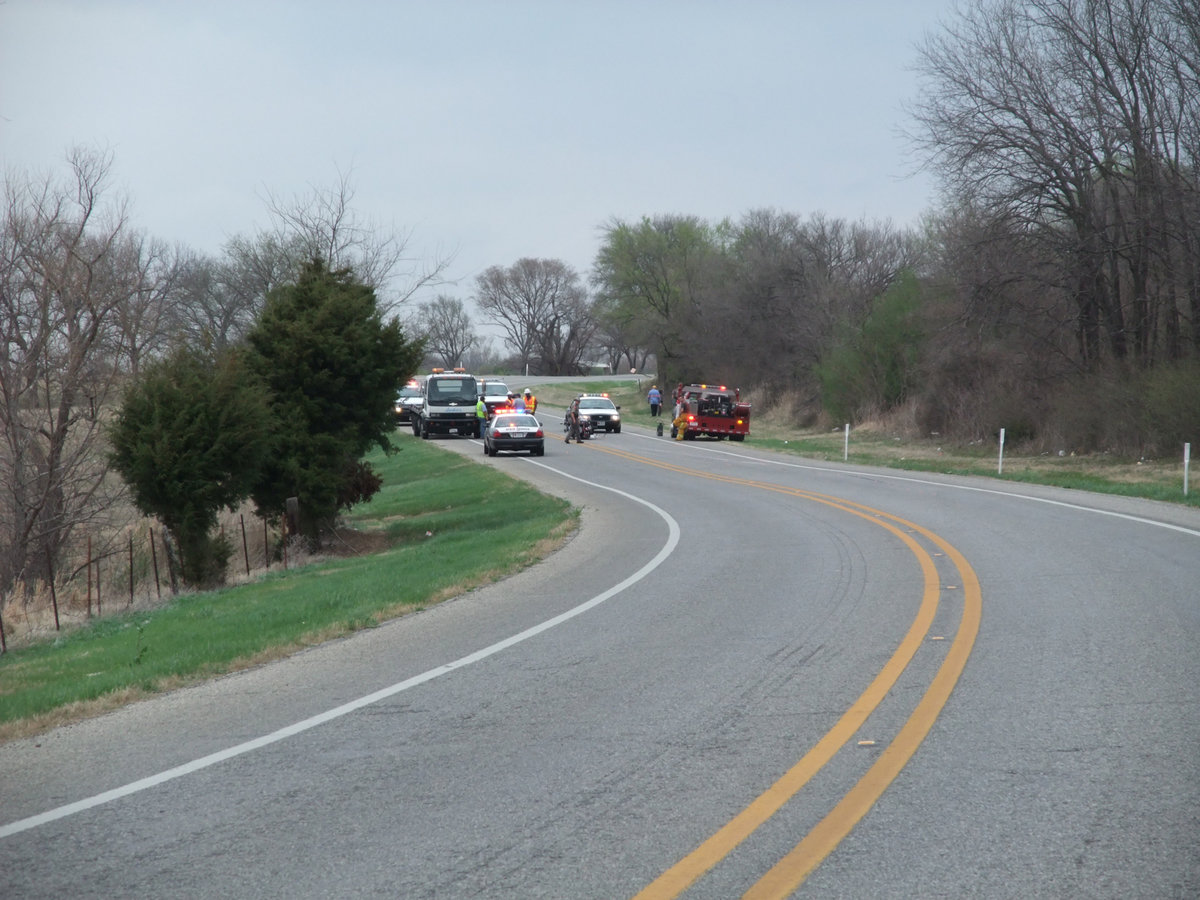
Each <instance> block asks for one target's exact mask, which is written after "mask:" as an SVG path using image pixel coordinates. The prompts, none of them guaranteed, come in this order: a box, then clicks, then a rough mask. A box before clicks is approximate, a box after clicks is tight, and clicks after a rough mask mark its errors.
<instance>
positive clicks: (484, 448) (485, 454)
mask: <svg viewBox="0 0 1200 900" xmlns="http://www.w3.org/2000/svg"><path fill="white" fill-rule="evenodd" d="M483 455H484V456H487V455H488V452H487V444H484V445H483Z"/></svg>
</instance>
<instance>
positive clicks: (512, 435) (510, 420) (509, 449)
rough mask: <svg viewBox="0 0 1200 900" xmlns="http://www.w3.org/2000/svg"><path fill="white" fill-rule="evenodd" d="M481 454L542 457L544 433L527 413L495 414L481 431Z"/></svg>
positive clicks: (544, 445) (544, 443) (544, 440)
mask: <svg viewBox="0 0 1200 900" xmlns="http://www.w3.org/2000/svg"><path fill="white" fill-rule="evenodd" d="M483 452H484V454H485V455H487V456H495V455H496V454H497V453H520V452H528V453H529V455H530V456H544V455H545V454H546V433H545V432H544V431H543V430H542V423H541V422H539V421H538V420H537V417H536V416H531V415H530V414H529V413H497V414H496V415H494V416H492V418H491V421H490V422H488V425H487V428H485V429H484V431H483Z"/></svg>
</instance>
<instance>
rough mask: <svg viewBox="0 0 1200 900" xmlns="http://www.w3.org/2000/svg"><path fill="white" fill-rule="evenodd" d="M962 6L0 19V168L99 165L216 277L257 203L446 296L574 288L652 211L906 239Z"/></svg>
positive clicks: (88, 7)
mask: <svg viewBox="0 0 1200 900" xmlns="http://www.w3.org/2000/svg"><path fill="white" fill-rule="evenodd" d="M953 2H954V0H913V2H908V3H895V2H894V0H886V2H876V0H862V2H855V0H851V2H848V3H843V4H833V3H828V2H810V0H791V2H786V0H741V2H737V3H733V2H712V0H690V2H685V0H660V2H653V0H646V2H641V3H635V2H625V0H606V2H598V0H596V2H592V0H574V2H569V3H568V2H561V0H557V2H547V0H537V2H534V0H509V2H482V0H457V2H456V0H442V2H435V0H399V2H394V3H386V2H366V0H344V2H342V3H339V4H336V5H334V4H328V3H315V2H305V0H299V2H291V3H288V2H274V0H272V2H258V0H239V2H226V0H215V2H201V3H174V2H152V0H5V2H2V3H0V165H2V166H3V168H4V170H5V173H6V175H8V174H11V173H36V174H43V173H46V172H56V173H58V174H60V175H65V174H66V167H65V164H64V159H65V156H66V153H67V151H68V149H69V148H70V147H72V146H75V145H84V146H88V147H95V148H99V149H101V150H108V151H111V152H112V154H113V160H114V165H113V186H114V189H116V190H118V191H120V192H121V193H123V194H125V195H126V196H127V197H128V198H129V200H130V201H131V212H132V221H133V224H134V225H135V226H136V227H137V228H139V229H141V230H143V231H145V232H146V233H147V234H149V235H150V236H152V237H155V238H161V239H163V240H166V241H168V242H170V243H172V244H176V243H178V244H183V245H186V246H188V247H190V248H192V249H194V250H197V251H200V252H203V253H208V254H213V255H217V254H219V253H220V250H221V247H222V245H223V244H224V243H225V242H226V241H227V240H228V239H229V238H231V237H233V236H237V235H252V234H254V233H255V232H257V231H258V230H259V229H260V228H263V227H265V226H266V225H267V224H268V222H269V217H268V214H267V209H266V197H267V195H268V194H271V195H275V196H277V197H281V198H292V197H297V196H303V195H306V194H309V193H310V192H311V190H312V189H313V188H314V187H315V188H322V189H327V188H331V187H334V186H336V185H337V183H338V181H339V179H340V178H341V177H342V176H343V175H345V176H347V177H348V179H349V182H350V184H351V185H352V187H353V189H354V192H355V196H354V201H353V208H354V210H355V211H356V213H357V214H358V215H359V216H360V217H362V218H364V219H367V220H369V221H371V222H373V223H375V224H377V225H378V226H380V227H381V228H385V229H395V230H396V231H397V232H401V233H406V234H408V236H409V238H408V251H409V254H410V255H412V256H415V257H419V258H421V259H427V260H432V259H433V258H436V257H446V256H449V255H451V254H453V261H452V262H451V263H450V265H449V267H448V269H447V272H446V274H447V276H448V277H449V278H451V279H454V280H455V281H456V282H457V283H456V284H454V285H446V286H443V287H441V288H438V289H436V290H431V291H429V292H427V293H426V294H422V295H418V297H417V299H418V300H426V299H432V294H433V293H445V294H448V295H450V296H455V297H459V298H461V299H463V300H468V299H469V298H470V296H471V295H472V294H473V292H474V291H473V289H474V279H475V276H477V275H478V274H479V273H480V272H482V271H483V270H484V269H486V268H487V267H489V266H492V265H499V266H510V265H512V264H513V263H515V262H516V261H517V260H518V259H520V258H522V257H535V258H543V259H558V260H562V261H563V262H565V263H567V264H568V265H570V266H572V267H573V268H574V269H575V270H576V271H577V272H579V273H580V275H581V277H583V278H584V279H585V280H586V279H587V277H588V275H589V273H590V269H591V266H592V261H593V259H594V258H595V255H596V252H597V250H598V249H599V246H600V240H601V237H602V231H603V229H604V227H605V226H606V225H608V224H610V223H611V222H613V221H615V220H621V221H634V222H636V221H638V220H640V219H641V218H642V217H643V216H655V215H661V214H682V215H695V216H699V217H701V218H703V219H706V220H709V221H714V222H715V221H719V220H720V219H723V218H726V217H728V218H731V219H733V220H735V221H736V220H738V219H739V218H741V216H743V215H744V214H746V213H747V212H749V211H751V210H756V209H763V208H771V209H775V210H779V211H781V212H787V213H794V214H796V215H798V216H800V217H801V218H808V217H809V216H811V215H813V214H816V213H821V214H824V215H826V216H829V217H832V218H839V219H847V220H853V221H857V220H868V221H884V220H889V221H891V222H892V223H893V224H895V225H897V226H906V225H915V224H917V222H918V220H919V218H920V216H921V214H922V213H924V212H927V211H929V210H931V209H932V208H933V207H934V205H935V203H936V196H935V185H934V182H933V181H932V179H930V178H929V177H928V176H926V175H923V174H919V173H918V174H914V172H916V170H917V168H918V164H919V162H920V160H918V159H915V158H914V157H913V156H912V155H911V154H910V153H909V151H908V150H907V145H906V143H905V141H904V139H903V137H902V136H901V133H900V129H901V128H903V127H905V126H906V125H908V124H909V120H908V118H907V115H906V113H905V112H904V104H905V103H911V102H913V101H915V100H916V98H917V93H916V92H917V80H916V76H915V75H914V73H913V72H912V71H911V66H912V65H913V64H914V63H915V61H916V49H915V45H916V44H917V43H918V42H919V41H920V40H921V39H922V37H923V35H924V34H925V33H926V32H936V31H937V30H938V27H939V20H941V19H945V18H947V17H949V16H950V14H951V13H952V10H953Z"/></svg>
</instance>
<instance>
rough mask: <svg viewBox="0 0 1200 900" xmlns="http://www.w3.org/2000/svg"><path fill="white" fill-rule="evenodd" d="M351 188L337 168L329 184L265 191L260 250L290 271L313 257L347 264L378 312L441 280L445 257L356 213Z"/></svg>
mask: <svg viewBox="0 0 1200 900" xmlns="http://www.w3.org/2000/svg"><path fill="white" fill-rule="evenodd" d="M354 193H355V192H354V187H353V185H352V183H351V181H350V177H349V176H348V175H347V174H343V173H339V178H338V182H337V183H336V184H335V185H333V186H332V187H327V188H321V187H313V188H312V189H311V190H310V191H309V193H308V194H306V195H297V196H295V197H293V198H292V199H290V200H289V199H285V198H283V197H280V196H279V195H277V194H275V193H270V192H268V194H267V209H268V210H269V211H270V213H271V216H272V219H273V226H272V228H271V229H270V230H269V231H268V232H266V233H265V234H263V235H260V236H259V239H258V241H257V243H258V244H259V245H260V251H261V252H262V255H264V256H266V257H268V260H270V258H271V257H274V256H280V257H282V258H283V260H284V261H285V262H286V264H287V265H288V266H289V267H290V277H294V276H295V274H296V273H298V272H299V271H300V267H301V266H303V265H304V264H305V263H307V262H309V261H310V260H312V259H314V258H320V259H323V260H325V262H326V263H327V264H328V265H329V267H330V268H331V269H334V270H336V269H341V268H348V269H351V270H353V272H354V274H355V277H356V278H358V279H359V280H360V281H362V282H363V283H364V284H366V285H367V286H368V287H371V288H374V290H375V292H376V295H377V296H378V297H379V298H380V302H381V304H382V307H383V310H384V312H388V311H393V310H395V309H396V308H397V307H398V306H400V305H401V304H403V303H405V302H406V301H407V300H409V299H411V298H412V296H413V295H414V294H415V293H416V292H417V291H419V290H422V289H425V288H428V287H434V286H437V285H439V284H442V283H444V282H443V275H444V273H445V271H446V268H447V266H448V265H449V264H450V262H451V259H450V258H435V259H433V260H427V259H423V258H418V257H415V256H413V255H411V251H410V250H409V241H410V240H411V237H412V234H411V232H410V231H398V230H396V229H395V228H394V227H387V226H384V225H382V224H381V223H378V222H374V221H371V220H369V219H364V218H362V217H361V216H360V215H359V214H357V213H356V212H355V211H354V208H353V205H352V204H353V201H354ZM244 249H245V248H244ZM260 262H261V261H260ZM258 268H259V269H260V270H264V269H265V268H266V267H263V266H261V265H260V266H259V267H258Z"/></svg>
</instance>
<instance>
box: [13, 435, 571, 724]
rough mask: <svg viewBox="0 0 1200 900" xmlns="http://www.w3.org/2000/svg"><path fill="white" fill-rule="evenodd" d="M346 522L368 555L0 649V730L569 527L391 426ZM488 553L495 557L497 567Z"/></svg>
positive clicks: (495, 573) (240, 651)
mask: <svg viewBox="0 0 1200 900" xmlns="http://www.w3.org/2000/svg"><path fill="white" fill-rule="evenodd" d="M397 443H398V444H399V446H400V448H401V449H400V451H399V452H397V453H395V454H393V455H391V456H388V457H385V456H383V455H382V454H379V455H376V456H374V457H372V458H371V462H372V464H373V465H374V466H375V467H376V469H377V470H378V471H379V472H380V474H381V475H382V476H383V478H384V487H383V489H382V490H381V491H380V493H379V494H378V495H376V497H375V498H374V499H373V500H372V502H371V503H369V504H365V505H363V506H361V507H358V508H356V509H355V510H354V512H353V515H352V516H351V517H350V518H349V522H348V524H349V525H351V526H352V527H353V528H354V529H356V530H357V531H358V532H360V536H362V537H364V538H366V540H365V541H360V542H359V543H365V544H367V545H368V546H370V547H371V548H373V552H370V553H363V554H360V555H354V556H350V557H339V558H326V559H323V560H320V561H317V562H313V563H311V564H308V565H305V566H304V567H302V568H295V569H291V570H288V571H282V572H274V573H271V574H269V575H266V576H264V577H263V578H262V579H261V580H258V581H254V582H251V583H248V584H243V585H239V586H236V587H229V588H226V589H224V590H220V591H213V592H208V593H200V594H185V595H181V596H179V597H177V598H175V599H174V600H173V601H171V602H169V603H167V604H166V605H164V606H162V607H160V608H158V609H154V610H152V611H149V612H146V611H142V612H136V613H130V614H127V615H119V616H112V617H106V618H103V619H98V620H95V621H93V622H92V623H91V624H89V625H87V626H86V627H82V628H77V629H74V630H71V631H66V632H63V633H61V634H60V635H59V636H57V637H56V638H54V639H51V640H47V641H44V642H39V643H35V644H32V645H29V646H24V647H18V648H14V649H11V650H10V651H9V652H8V653H6V654H4V655H3V656H0V739H5V738H11V737H15V736H19V735H23V734H32V733H36V732H38V731H41V730H44V729H46V728H49V727H53V726H54V725H57V724H60V723H62V722H65V721H69V720H71V719H72V718H76V717H80V716H86V715H91V714H95V713H98V712H101V711H104V710H106V709H110V708H113V707H115V706H118V705H120V704H122V703H126V702H129V701H130V700H132V699H136V698H138V697H142V696H146V695H148V694H152V693H155V692H158V691H162V690H166V689H170V688H173V687H177V686H180V685H183V684H187V683H189V682H193V681H196V680H199V679H203V678H208V677H211V676H214V675H219V674H223V673H226V672H230V671H234V670H236V669H239V668H245V667H247V666H250V665H255V664H258V663H261V662H264V661H267V660H270V659H273V658H277V657H280V656H283V655H286V654H288V653H291V652H294V651H295V650H297V649H300V648H303V647H306V646H310V645H313V644H316V643H319V642H321V641H325V640H329V639H331V638H334V637H339V636H341V635H345V634H349V633H350V632H353V631H355V630H358V629H361V628H370V627H372V626H374V625H377V624H378V623H380V622H382V621H384V620H386V619H390V618H394V617H396V616H400V615H403V614H405V613H406V612H410V611H413V610H416V609H420V608H422V607H424V606H426V605H428V604H430V603H435V602H438V601H440V600H442V599H445V598H448V597H453V596H457V595H459V594H462V593H464V592H466V591H469V590H471V589H472V588H475V587H478V586H480V585H483V584H487V583H490V582H493V581H496V580H498V579H500V578H503V577H505V576H507V575H509V574H512V573H513V572H515V571H518V570H519V569H521V568H523V567H524V566H527V565H529V564H531V563H533V562H535V561H537V560H538V559H541V558H543V557H544V556H546V555H547V554H548V553H550V552H551V551H552V550H553V549H554V547H556V546H557V545H558V544H559V543H561V541H562V540H563V539H564V538H565V537H566V536H567V535H568V534H569V533H570V532H571V531H572V530H573V529H574V528H575V527H576V525H577V521H578V518H577V511H575V510H572V509H571V508H570V507H569V505H568V504H567V503H566V502H564V501H562V500H559V499H556V498H552V497H549V496H547V495H545V494H542V493H539V492H538V491H536V490H534V489H533V488H531V487H529V486H528V485H526V484H524V483H522V482H519V481H517V480H515V479H513V478H510V477H508V476H507V475H505V474H503V473H502V472H498V471H496V470H495V469H493V468H491V467H488V466H480V465H476V464H475V463H474V462H473V461H469V460H467V459H465V458H464V457H462V456H460V455H459V454H457V453H452V452H446V451H445V450H442V449H439V448H438V447H436V446H435V445H432V444H430V443H428V442H424V441H420V440H417V439H415V438H412V436H411V434H409V433H407V432H403V431H401V432H399V433H398V435H397ZM497 560H501V561H503V562H501V563H500V564H497V562H496V561H497Z"/></svg>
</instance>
